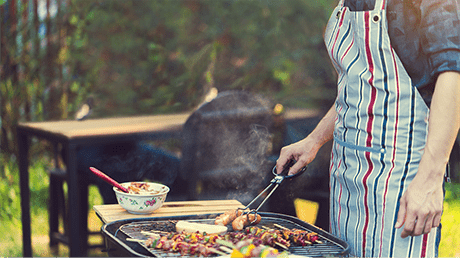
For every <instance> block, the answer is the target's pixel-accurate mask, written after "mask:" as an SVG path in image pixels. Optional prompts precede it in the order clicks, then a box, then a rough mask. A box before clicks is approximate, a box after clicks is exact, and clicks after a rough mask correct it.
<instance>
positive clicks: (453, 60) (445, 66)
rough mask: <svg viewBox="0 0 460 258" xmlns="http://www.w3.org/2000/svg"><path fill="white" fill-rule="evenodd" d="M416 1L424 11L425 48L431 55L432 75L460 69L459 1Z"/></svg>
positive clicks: (422, 11)
mask: <svg viewBox="0 0 460 258" xmlns="http://www.w3.org/2000/svg"><path fill="white" fill-rule="evenodd" d="M413 1H416V0H413ZM416 2H419V3H420V10H421V20H420V21H421V24H420V31H419V32H420V38H421V45H422V46H421V47H422V51H424V53H425V55H426V56H428V57H429V62H430V66H431V69H430V70H431V76H435V75H437V74H439V73H441V72H445V71H457V72H460V11H459V9H460V5H459V4H458V3H457V1H456V0H422V1H416Z"/></svg>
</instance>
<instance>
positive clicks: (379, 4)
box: [374, 0, 387, 10]
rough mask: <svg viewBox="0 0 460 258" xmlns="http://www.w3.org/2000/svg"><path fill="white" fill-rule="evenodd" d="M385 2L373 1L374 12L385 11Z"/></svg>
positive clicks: (383, 0)
mask: <svg viewBox="0 0 460 258" xmlns="http://www.w3.org/2000/svg"><path fill="white" fill-rule="evenodd" d="M386 5H387V0H375V5H374V10H385V8H386Z"/></svg>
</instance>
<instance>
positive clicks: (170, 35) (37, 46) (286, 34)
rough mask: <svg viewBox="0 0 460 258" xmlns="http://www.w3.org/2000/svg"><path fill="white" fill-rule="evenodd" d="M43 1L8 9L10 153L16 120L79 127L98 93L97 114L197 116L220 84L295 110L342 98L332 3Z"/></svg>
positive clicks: (5, 117) (13, 1)
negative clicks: (329, 23) (83, 110)
mask: <svg viewBox="0 0 460 258" xmlns="http://www.w3.org/2000/svg"><path fill="white" fill-rule="evenodd" d="M42 3H45V2H44V1H39V0H32V1H17V0H8V1H6V3H5V4H3V5H1V6H0V8H1V12H2V14H3V15H5V17H6V19H2V46H1V47H2V69H1V70H0V71H1V73H2V76H1V81H0V86H1V102H0V103H1V111H2V112H1V126H2V139H1V147H2V152H3V153H16V146H15V144H14V142H15V140H14V139H15V126H16V124H17V123H18V122H20V121H44V120H62V119H73V118H72V114H73V113H74V112H75V111H76V110H77V109H78V107H79V106H80V105H81V104H82V103H83V102H84V101H85V99H86V98H88V97H89V96H92V97H94V99H95V108H94V112H93V117H108V116H122V115H138V114H154V113H171V112H181V111H185V110H190V109H193V108H194V107H196V106H197V105H198V104H199V103H200V102H201V101H202V99H203V96H204V95H205V94H206V93H207V92H208V91H209V89H211V88H212V87H215V88H217V89H218V90H219V91H224V90H229V89H243V90H247V91H252V92H257V93H260V94H263V95H265V96H267V97H269V98H270V99H272V101H273V102H279V103H282V104H284V105H285V106H294V107H318V105H320V104H321V103H324V100H326V101H329V102H330V100H332V99H333V95H334V86H333V85H334V80H335V76H334V73H333V71H332V69H331V66H330V65H329V58H328V57H327V53H326V51H325V49H324V44H323V42H322V32H323V29H324V26H325V24H326V20H327V18H328V16H329V13H330V11H331V10H332V5H333V4H335V1H333V0H322V1H306V0H289V1H228V0H222V1H206V0H203V1H166V0H157V1H148V0H130V1H121V0H118V1H103V0H100V1H89V0H84V1H80V0H79V1H77V0H68V1H55V2H54V1H51V2H50V3H51V4H52V5H50V6H47V5H43V4H42ZM53 3H54V4H53ZM53 10H57V11H53ZM3 60H4V61H5V62H3ZM328 104H329V103H328Z"/></svg>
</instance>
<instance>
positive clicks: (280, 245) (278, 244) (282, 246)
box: [275, 242, 289, 250]
mask: <svg viewBox="0 0 460 258" xmlns="http://www.w3.org/2000/svg"><path fill="white" fill-rule="evenodd" d="M275 245H277V246H279V247H281V248H283V249H284V250H289V247H287V246H285V245H283V244H281V243H279V242H275Z"/></svg>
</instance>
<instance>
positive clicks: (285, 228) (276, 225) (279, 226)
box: [273, 223, 290, 230]
mask: <svg viewBox="0 0 460 258" xmlns="http://www.w3.org/2000/svg"><path fill="white" fill-rule="evenodd" d="M273 225H274V226H275V227H278V228H281V229H284V230H290V229H288V228H287V227H283V226H281V225H278V224H276V223H275V224H273Z"/></svg>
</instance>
